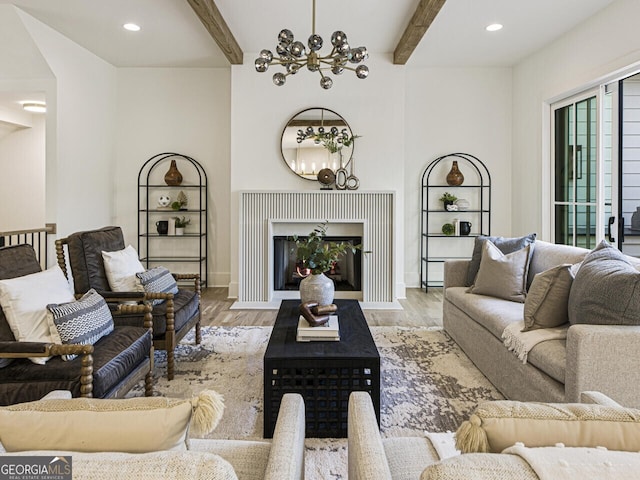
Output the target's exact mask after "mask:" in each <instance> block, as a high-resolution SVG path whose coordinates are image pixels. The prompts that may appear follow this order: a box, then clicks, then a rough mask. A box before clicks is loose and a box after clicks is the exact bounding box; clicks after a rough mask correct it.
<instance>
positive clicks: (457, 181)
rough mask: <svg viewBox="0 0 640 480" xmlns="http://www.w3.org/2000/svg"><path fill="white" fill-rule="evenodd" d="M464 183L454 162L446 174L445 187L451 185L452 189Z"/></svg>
mask: <svg viewBox="0 0 640 480" xmlns="http://www.w3.org/2000/svg"><path fill="white" fill-rule="evenodd" d="M462 182H464V175H463V174H462V172H461V171H460V169H459V168H458V161H457V160H454V161H453V164H452V165H451V170H449V173H447V185H451V186H452V187H457V186H460V185H462Z"/></svg>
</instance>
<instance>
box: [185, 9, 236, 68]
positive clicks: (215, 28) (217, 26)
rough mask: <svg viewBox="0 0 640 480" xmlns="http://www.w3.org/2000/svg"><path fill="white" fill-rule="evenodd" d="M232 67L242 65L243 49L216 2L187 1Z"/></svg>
mask: <svg viewBox="0 0 640 480" xmlns="http://www.w3.org/2000/svg"><path fill="white" fill-rule="evenodd" d="M187 2H189V5H191V8H192V9H193V11H194V12H196V15H197V16H198V18H199V19H200V21H201V22H202V24H203V25H204V26H205V28H206V29H207V31H208V32H209V34H210V35H211V37H213V39H214V40H215V41H216V43H217V44H218V46H219V47H220V49H221V50H222V53H224V56H225V57H227V59H228V60H229V62H230V63H231V64H232V65H242V56H243V54H242V49H241V48H240V45H238V42H237V41H236V39H235V37H234V36H233V33H231V30H229V27H228V26H227V22H225V21H224V18H223V17H222V15H221V14H220V10H218V7H217V6H216V4H215V2H214V0H187Z"/></svg>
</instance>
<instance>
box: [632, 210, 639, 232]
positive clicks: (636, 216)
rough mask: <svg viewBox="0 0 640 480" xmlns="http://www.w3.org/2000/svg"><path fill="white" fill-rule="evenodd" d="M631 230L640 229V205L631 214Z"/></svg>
mask: <svg viewBox="0 0 640 480" xmlns="http://www.w3.org/2000/svg"><path fill="white" fill-rule="evenodd" d="M631 230H640V207H636V211H635V212H633V215H631Z"/></svg>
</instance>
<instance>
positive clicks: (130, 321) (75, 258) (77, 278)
mask: <svg viewBox="0 0 640 480" xmlns="http://www.w3.org/2000/svg"><path fill="white" fill-rule="evenodd" d="M65 245H66V246H67V254H68V258H69V264H70V265H71V274H72V276H73V281H74V288H75V291H76V293H81V292H84V291H86V290H88V289H90V288H93V289H95V290H96V291H97V292H98V293H100V295H102V296H103V297H105V299H106V300H107V302H109V301H110V298H111V297H112V296H116V297H122V296H123V295H126V296H127V297H128V298H129V299H137V300H140V301H143V300H154V299H164V300H165V301H164V302H162V303H160V304H158V305H154V306H153V311H152V315H153V345H154V347H155V348H157V349H159V350H166V352H167V377H168V378H169V380H171V379H173V377H174V368H175V357H174V350H175V348H176V345H177V344H178V342H179V341H180V340H181V339H182V338H183V337H184V336H185V335H186V334H187V333H188V332H189V331H190V330H191V329H192V328H194V327H195V337H196V343H200V342H201V338H202V337H201V333H200V275H198V274H173V276H174V278H175V279H176V280H193V281H194V288H193V290H191V289H186V288H179V289H178V293H177V294H175V295H174V294H171V293H144V292H142V293H141V292H131V293H126V292H112V291H111V287H110V286H109V282H108V280H107V275H106V272H105V267H104V262H103V259H102V252H103V251H106V252H115V251H119V250H123V249H124V248H125V243H124V237H123V235H122V230H121V228H120V227H104V228H101V229H99V230H92V231H86V232H77V233H74V234H72V235H69V237H67V238H63V239H59V240H56V254H57V256H58V264H59V265H60V268H61V269H62V271H63V272H64V273H65V275H67V278H68V276H69V270H68V268H67V265H66V259H65V249H64V246H65ZM142 321H143V317H142V315H139V314H135V315H134V314H131V315H123V316H119V317H118V318H115V317H114V322H115V323H116V325H138V326H140V325H142Z"/></svg>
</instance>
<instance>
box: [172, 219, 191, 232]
mask: <svg viewBox="0 0 640 480" xmlns="http://www.w3.org/2000/svg"><path fill="white" fill-rule="evenodd" d="M173 219H174V220H175V221H176V235H184V228H185V227H186V226H187V225H189V224H190V223H191V219H190V218H187V217H182V218H180V217H173Z"/></svg>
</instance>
